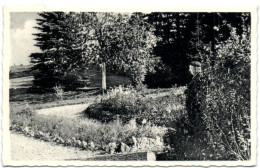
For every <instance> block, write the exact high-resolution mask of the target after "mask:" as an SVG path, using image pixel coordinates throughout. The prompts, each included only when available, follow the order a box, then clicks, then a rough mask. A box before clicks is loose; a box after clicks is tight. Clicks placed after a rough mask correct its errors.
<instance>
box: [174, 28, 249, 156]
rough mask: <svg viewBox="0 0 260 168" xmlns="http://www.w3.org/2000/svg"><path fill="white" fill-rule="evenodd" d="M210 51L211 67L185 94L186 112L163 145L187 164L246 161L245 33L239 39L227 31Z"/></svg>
mask: <svg viewBox="0 0 260 168" xmlns="http://www.w3.org/2000/svg"><path fill="white" fill-rule="evenodd" d="M216 51H217V55H218V57H217V58H216V60H215V64H214V66H208V67H206V68H205V69H204V71H203V73H202V74H201V77H200V78H199V81H198V82H199V84H198V85H197V87H194V88H192V89H194V90H193V91H190V92H187V93H190V94H191V93H193V94H192V95H189V94H188V95H187V96H190V97H189V98H188V99H187V101H188V102H187V103H188V104H187V105H189V104H191V105H192V108H188V109H187V110H188V116H186V118H185V117H184V118H183V119H182V121H180V122H179V123H178V124H176V125H177V127H176V131H175V132H171V136H172V137H178V141H177V139H176V138H173V139H170V140H169V144H171V145H172V147H173V148H174V149H175V155H176V156H177V155H178V156H181V157H182V158H184V159H187V160H190V159H192V160H194V159H195V160H249V159H250V152H251V145H250V38H249V34H246V33H245V34H243V35H242V36H241V37H239V36H237V34H236V32H235V29H233V30H232V32H231V37H230V38H229V39H228V40H227V41H226V42H223V43H220V44H219V45H218V46H217V49H216ZM207 61H209V60H206V62H204V64H207V63H208V62H207ZM207 65H210V63H209V64H207ZM185 132H186V134H185ZM189 149H193V150H189ZM181 157H179V158H181Z"/></svg>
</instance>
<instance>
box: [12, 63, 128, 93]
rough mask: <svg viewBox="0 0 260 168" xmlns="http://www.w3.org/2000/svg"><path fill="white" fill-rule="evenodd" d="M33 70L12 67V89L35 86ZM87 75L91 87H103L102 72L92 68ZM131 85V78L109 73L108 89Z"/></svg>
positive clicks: (26, 66)
mask: <svg viewBox="0 0 260 168" xmlns="http://www.w3.org/2000/svg"><path fill="white" fill-rule="evenodd" d="M31 68H32V65H21V66H11V67H10V73H9V77H10V89H18V88H29V87H31V86H32V84H33V83H32V81H33V75H34V73H36V71H33V70H31ZM86 75H87V76H88V77H89V78H90V85H89V87H101V71H100V70H98V69H97V68H92V69H90V70H89V71H88V73H87V74H86ZM129 84H131V82H130V80H129V78H127V77H124V76H121V75H116V74H113V73H110V72H107V88H109V87H114V86H119V85H129Z"/></svg>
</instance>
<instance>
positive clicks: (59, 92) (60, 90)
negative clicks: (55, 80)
mask: <svg viewBox="0 0 260 168" xmlns="http://www.w3.org/2000/svg"><path fill="white" fill-rule="evenodd" d="M53 90H54V91H55V95H56V97H57V98H58V99H60V100H63V95H64V91H63V88H62V87H61V86H57V85H56V86H55V87H53Z"/></svg>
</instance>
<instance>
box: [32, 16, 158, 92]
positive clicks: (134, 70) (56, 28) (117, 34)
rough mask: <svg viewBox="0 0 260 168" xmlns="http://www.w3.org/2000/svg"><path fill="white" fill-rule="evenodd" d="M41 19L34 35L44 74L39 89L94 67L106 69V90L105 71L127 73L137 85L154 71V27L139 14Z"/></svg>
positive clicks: (36, 56)
mask: <svg viewBox="0 0 260 168" xmlns="http://www.w3.org/2000/svg"><path fill="white" fill-rule="evenodd" d="M39 15H40V16H41V17H42V19H38V20H37V21H38V25H39V26H38V27H36V28H37V29H38V30H40V33H37V34H36V36H37V38H36V40H37V46H39V47H40V49H41V50H42V53H33V54H32V55H31V60H32V63H34V64H35V66H34V68H35V69H38V70H40V73H39V75H38V76H36V78H35V79H36V80H35V83H36V84H38V85H44V86H47V87H51V86H54V85H56V84H57V83H59V84H64V82H63V78H64V77H65V76H66V75H67V74H69V73H74V72H75V71H77V70H79V69H82V68H86V67H88V66H89V65H93V64H94V65H99V66H100V67H101V69H102V89H103V90H106V69H107V68H108V69H111V70H118V69H120V70H123V71H124V72H125V74H126V75H128V76H129V77H131V79H132V82H133V84H137V83H141V82H142V81H143V80H144V76H145V74H146V73H147V71H148V70H151V69H152V68H153V63H154V62H155V59H154V56H153V47H154V46H155V45H156V41H157V39H156V37H155V36H154V35H153V30H154V29H153V27H152V26H151V25H149V24H148V23H146V22H144V21H143V20H142V18H141V17H140V14H132V15H131V14H129V13H93V12H92V13H91V12H89V13H85V12H81V13H73V12H70V13H63V12H47V13H46V12H45V13H40V14H39ZM47 78H48V79H49V80H46V79H47ZM50 78H53V79H52V80H50ZM37 81H39V82H38V83H37ZM44 82H47V83H44Z"/></svg>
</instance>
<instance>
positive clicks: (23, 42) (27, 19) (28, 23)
mask: <svg viewBox="0 0 260 168" xmlns="http://www.w3.org/2000/svg"><path fill="white" fill-rule="evenodd" d="M37 18H39V16H38V15H37V13H34V12H12V13H11V15H10V19H11V20H10V21H11V22H10V23H11V24H10V30H11V31H10V33H11V36H10V37H11V50H12V52H11V54H12V60H11V65H21V64H23V65H28V64H30V59H29V55H30V54H31V53H34V52H39V51H40V49H39V48H38V47H36V46H34V45H35V44H36V41H35V40H34V38H35V36H33V34H34V33H37V30H36V29H35V28H33V27H35V26H37V24H36V19H37Z"/></svg>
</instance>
